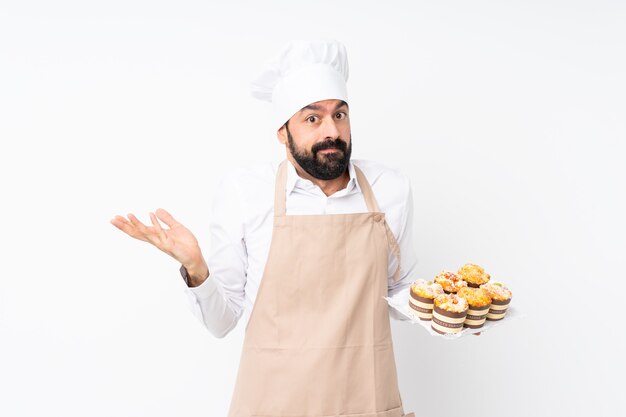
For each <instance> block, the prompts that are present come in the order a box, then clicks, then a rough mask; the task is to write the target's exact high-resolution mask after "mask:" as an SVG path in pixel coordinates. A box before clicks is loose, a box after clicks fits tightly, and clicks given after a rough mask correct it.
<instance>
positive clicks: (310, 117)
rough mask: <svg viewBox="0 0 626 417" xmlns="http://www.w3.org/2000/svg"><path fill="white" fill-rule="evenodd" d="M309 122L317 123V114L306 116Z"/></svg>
mask: <svg viewBox="0 0 626 417" xmlns="http://www.w3.org/2000/svg"><path fill="white" fill-rule="evenodd" d="M306 120H307V122H310V123H315V120H317V116H309V117H307V118H306Z"/></svg>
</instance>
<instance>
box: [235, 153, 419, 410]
mask: <svg viewBox="0 0 626 417" xmlns="http://www.w3.org/2000/svg"><path fill="white" fill-rule="evenodd" d="M287 163H288V162H287V160H284V161H283V162H282V163H281V164H280V166H279V168H278V173H277V175H276V189H275V198H274V228H273V231H272V242H271V245H270V249H269V254H268V259H267V263H266V265H265V269H264V271H263V277H262V279H261V284H260V287H259V290H258V294H257V298H256V301H255V303H254V307H253V309H252V313H251V315H250V319H249V320H248V324H247V326H246V332H245V338H244V343H243V350H242V353H241V360H240V363H239V370H238V374H237V381H236V384H235V390H234V393H233V398H232V402H231V405H230V411H229V414H228V416H229V417H338V416H349V417H415V416H414V414H413V413H410V414H404V411H403V408H402V400H401V398H400V392H399V390H398V382H397V374H396V365H395V359H394V354H393V346H392V339H391V329H390V323H389V310H388V306H387V302H386V301H385V300H384V299H383V297H384V296H387V273H388V272H387V271H388V256H389V255H388V248H389V247H391V249H392V250H393V251H394V252H395V253H396V256H398V270H396V273H395V275H394V280H397V279H398V276H399V267H400V259H399V246H398V244H397V242H396V240H395V238H394V236H393V233H392V232H391V230H390V229H389V226H387V222H386V221H385V215H384V213H381V212H380V211H379V209H378V205H377V203H376V199H375V198H374V194H373V193H372V189H371V187H370V185H369V183H368V182H367V179H366V178H365V176H364V175H363V173H362V172H361V170H360V169H359V168H358V167H356V166H355V170H356V175H357V180H358V182H359V185H360V187H361V189H362V190H363V195H364V197H365V202H366V203H367V208H368V212H366V213H350V214H330V215H326V214H324V215H290V216H287V215H285V204H286V202H285V194H286V191H285V184H286V181H287V165H286V164H287Z"/></svg>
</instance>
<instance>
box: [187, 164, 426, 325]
mask: <svg viewBox="0 0 626 417" xmlns="http://www.w3.org/2000/svg"><path fill="white" fill-rule="evenodd" d="M353 164H356V165H357V166H358V167H359V168H360V169H361V171H363V174H364V175H365V177H366V178H367V180H368V182H369V183H370V185H371V187H372V191H373V192H374V196H375V198H376V201H377V202H378V206H379V209H380V211H381V212H383V213H385V219H386V220H387V224H388V225H389V227H390V229H391V231H392V232H393V234H394V236H395V237H396V240H397V241H398V245H399V246H400V258H401V265H400V279H399V280H398V281H397V282H395V283H394V282H393V279H392V276H393V273H394V272H395V270H396V266H397V265H398V262H397V259H396V257H395V255H394V254H393V253H392V251H389V271H388V295H389V297H393V296H394V295H397V294H399V293H400V292H401V291H405V290H407V288H408V287H409V286H410V285H411V283H412V282H413V281H414V280H415V277H414V275H415V272H416V265H417V258H416V256H415V250H414V246H413V195H412V190H411V184H410V180H409V178H408V177H407V176H405V175H404V174H402V173H400V172H399V171H397V170H393V169H390V168H387V167H385V166H383V165H381V164H379V163H376V162H373V161H366V160H354V161H350V163H349V165H348V172H349V174H350V180H349V182H348V185H347V186H346V188H344V189H342V190H339V191H337V192H335V193H334V194H332V195H330V196H326V195H325V194H324V193H323V192H322V190H321V189H320V188H319V187H318V186H317V185H315V184H313V183H312V182H311V181H309V180H307V179H304V178H301V177H300V176H299V175H298V174H297V172H296V170H295V168H294V166H293V165H292V164H291V162H288V163H287V183H286V187H285V188H286V189H285V192H286V215H295V214H344V213H359V212H367V211H368V210H367V206H366V204H365V199H364V198H363V194H362V192H361V187H360V185H359V184H358V182H357V179H356V173H355V170H354V165H353ZM278 165H279V162H274V163H265V164H258V165H254V166H251V167H248V168H241V169H238V170H234V171H232V172H230V173H229V174H227V175H226V176H225V177H223V178H222V181H221V184H220V185H219V187H218V189H217V194H216V195H215V197H214V199H213V204H212V207H211V213H210V218H209V233H210V236H211V249H210V252H209V254H208V256H207V265H208V267H209V278H208V279H207V280H206V281H204V282H203V283H202V284H200V285H199V286H197V287H191V288H185V291H186V293H187V295H188V298H189V301H190V307H191V310H192V312H193V313H194V315H195V316H196V317H197V318H198V319H199V320H200V321H202V322H203V323H204V325H205V326H206V328H207V329H208V330H209V331H210V332H211V333H212V334H213V335H214V336H216V337H224V336H225V335H226V334H228V333H229V332H230V331H231V330H232V329H233V328H234V327H235V325H236V324H237V322H238V321H239V318H240V317H241V316H242V315H243V316H244V319H245V323H247V322H248V320H249V318H250V313H251V312H252V307H253V306H254V301H255V299H256V295H257V291H258V289H259V286H260V285H261V278H262V276H263V270H264V268H265V263H266V261H267V256H268V253H269V248H270V243H271V240H272V228H273V217H274V190H275V181H276V173H277V170H278ZM311 238H312V239H315V236H311ZM390 312H391V317H393V318H394V319H397V320H406V319H404V318H403V317H402V316H400V315H399V314H397V312H395V311H393V310H392V309H390Z"/></svg>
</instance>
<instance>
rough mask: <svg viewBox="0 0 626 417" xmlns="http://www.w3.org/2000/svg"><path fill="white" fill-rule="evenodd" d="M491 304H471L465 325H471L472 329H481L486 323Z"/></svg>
mask: <svg viewBox="0 0 626 417" xmlns="http://www.w3.org/2000/svg"><path fill="white" fill-rule="evenodd" d="M489 308H490V306H489V304H488V305H486V306H481V307H474V306H471V305H470V306H469V309H468V310H467V316H466V317H465V322H464V323H463V327H469V328H470V329H479V328H481V327H483V325H484V324H485V320H486V319H487V314H488V313H489Z"/></svg>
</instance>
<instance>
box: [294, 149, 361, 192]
mask: <svg viewBox="0 0 626 417" xmlns="http://www.w3.org/2000/svg"><path fill="white" fill-rule="evenodd" d="M287 159H289V161H290V162H291V163H292V165H293V166H294V168H295V169H296V173H297V174H298V176H299V177H300V178H304V179H307V180H309V181H311V182H312V183H313V184H315V185H317V186H318V187H319V188H320V189H321V190H322V192H323V193H324V194H325V195H326V197H328V196H331V195H333V194H334V193H336V192H337V191H339V190H343V189H344V188H346V187H347V186H348V182H349V181H350V173H349V172H348V169H347V168H346V172H344V173H343V174H341V176H339V177H337V178H335V179H334V180H320V179H319V178H315V177H313V176H311V175H310V174H309V173H308V172H306V171H305V170H304V169H302V167H301V166H300V165H299V164H298V163H297V162H296V161H295V160H294V159H293V158H292V156H291V155H287Z"/></svg>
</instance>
